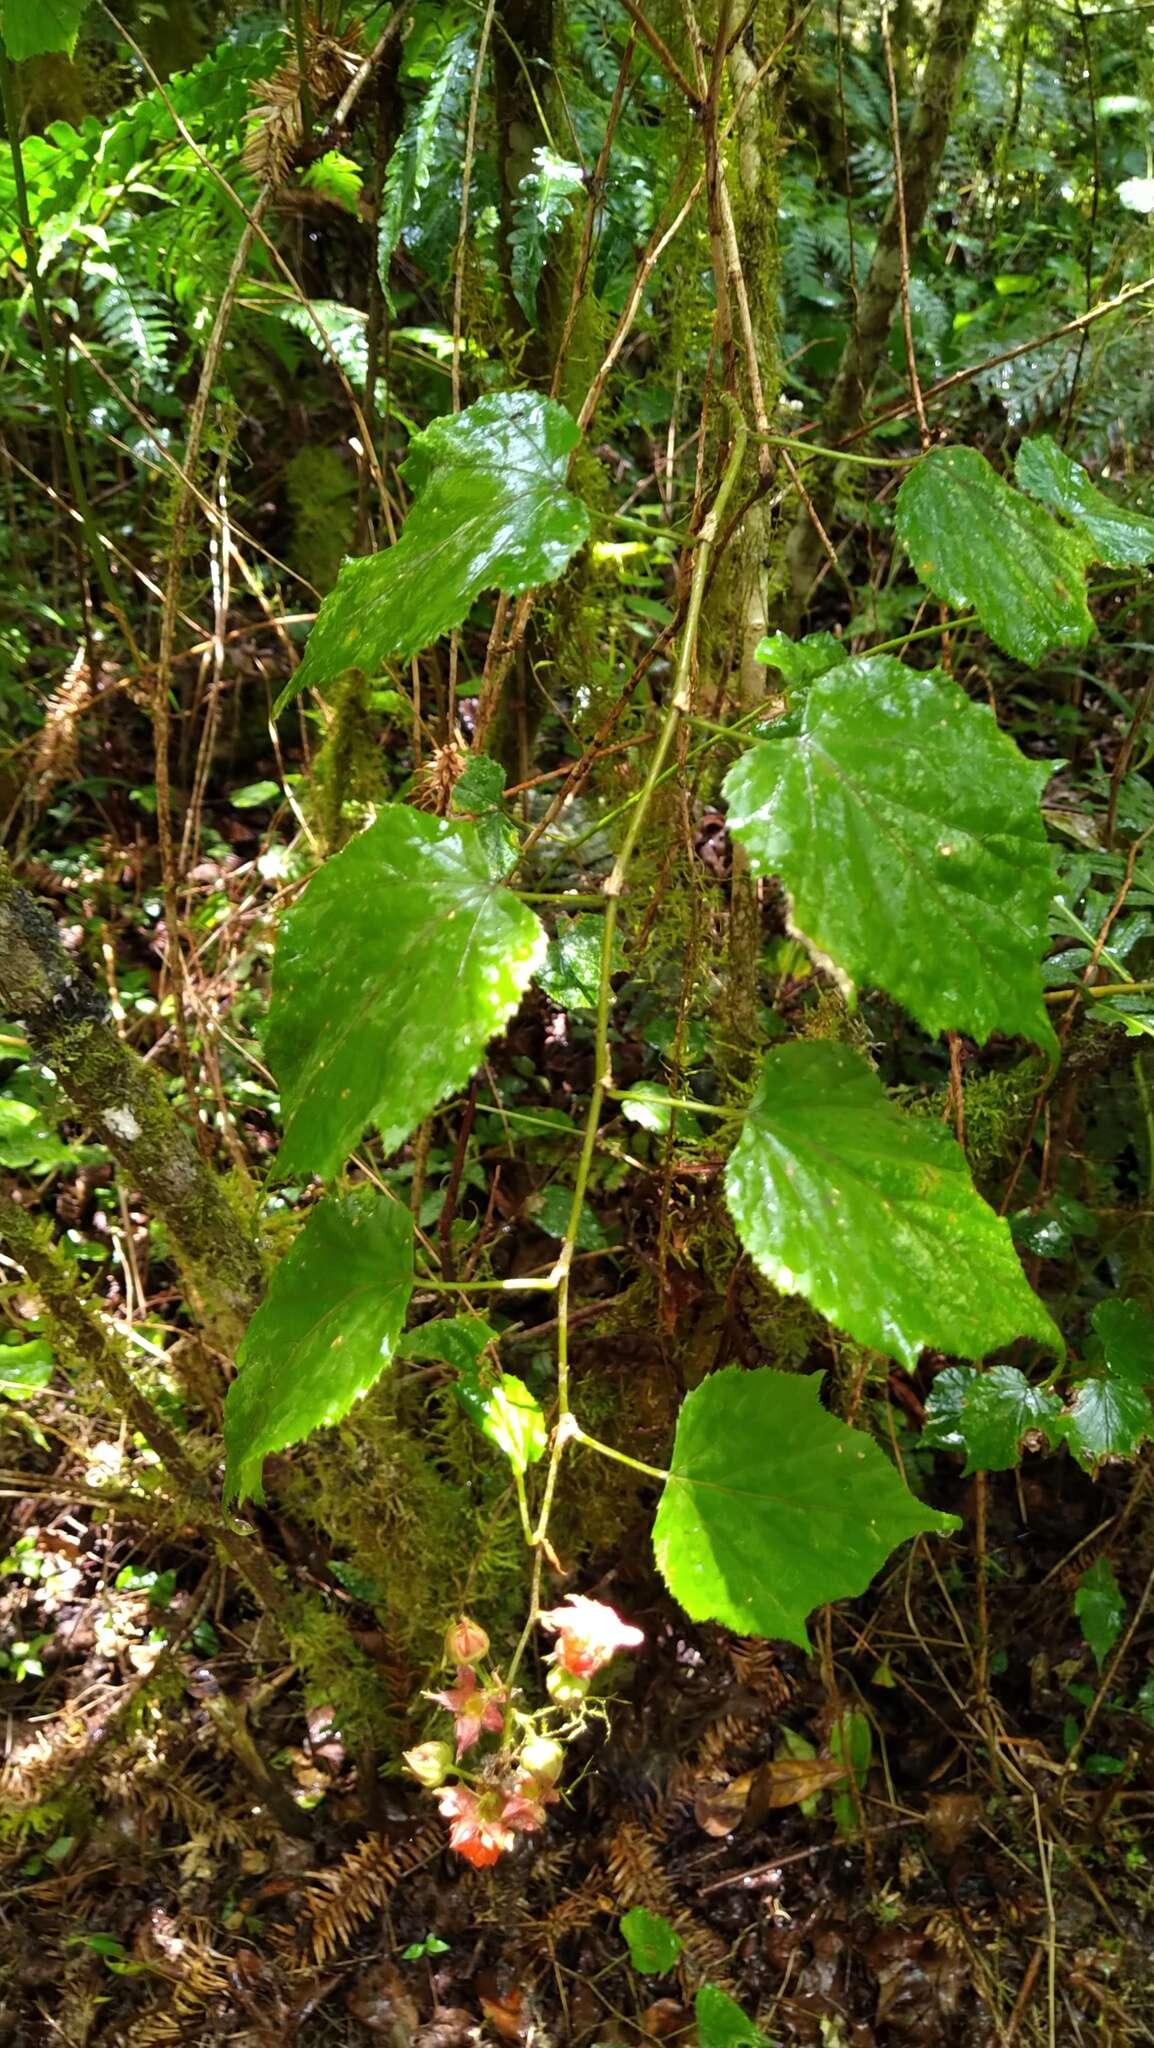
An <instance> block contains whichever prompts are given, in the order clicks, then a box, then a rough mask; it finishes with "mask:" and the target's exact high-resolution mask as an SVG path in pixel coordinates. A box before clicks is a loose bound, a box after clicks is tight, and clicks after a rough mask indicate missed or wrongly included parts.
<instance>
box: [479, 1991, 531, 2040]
mask: <svg viewBox="0 0 1154 2048" xmlns="http://www.w3.org/2000/svg"><path fill="white" fill-rule="evenodd" d="M523 2005H524V2000H523V1998H522V1996H521V1993H520V1992H519V1991H506V1992H505V1994H504V1996H503V1997H501V1998H486V1997H485V1996H484V1994H483V1993H482V1997H481V2010H482V2012H483V2013H484V2015H485V2018H486V2020H487V2021H488V2023H489V2025H490V2026H491V2027H492V2029H493V2032H494V2033H495V2034H496V2035H497V2036H498V2037H499V2039H500V2040H502V2041H512V2042H519V2041H520V2040H521V2039H522V2030H523V2027H524V2015H523V2012H522V2007H523Z"/></svg>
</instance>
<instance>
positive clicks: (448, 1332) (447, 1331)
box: [397, 1316, 497, 1373]
mask: <svg viewBox="0 0 1154 2048" xmlns="http://www.w3.org/2000/svg"><path fill="white" fill-rule="evenodd" d="M496 1341H497V1332H496V1330H494V1329H491V1328H490V1326H489V1324H488V1323H486V1322H485V1321H484V1320H483V1319H482V1317H481V1316H438V1317H437V1319H436V1321H435V1322H431V1323H420V1324H418V1326H417V1328H416V1329H415V1330H407V1331H406V1332H405V1335H404V1336H403V1337H402V1339H401V1341H400V1343H399V1344H398V1346H397V1349H398V1351H399V1352H400V1354H401V1356H402V1357H403V1358H436V1359H440V1360H441V1362H442V1363H443V1364H445V1365H451V1366H452V1367H453V1370H454V1371H455V1372H459V1373H471V1372H476V1370H477V1365H478V1363H479V1361H480V1357H481V1354H482V1352H483V1351H484V1350H485V1348H486V1346H487V1345H489V1344H495V1343H496Z"/></svg>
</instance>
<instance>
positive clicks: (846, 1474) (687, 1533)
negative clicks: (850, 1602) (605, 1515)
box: [653, 1366, 958, 1649]
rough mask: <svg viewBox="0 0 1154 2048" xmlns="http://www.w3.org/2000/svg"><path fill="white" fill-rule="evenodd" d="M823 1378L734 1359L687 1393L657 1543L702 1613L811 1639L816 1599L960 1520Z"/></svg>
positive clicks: (677, 1594)
mask: <svg viewBox="0 0 1154 2048" xmlns="http://www.w3.org/2000/svg"><path fill="white" fill-rule="evenodd" d="M820 1388H821V1375H820V1374H814V1375H810V1376H808V1377H800V1376H799V1375H797V1374H795V1373H784V1372H773V1371H771V1370H770V1369H769V1368H768V1367H762V1368H759V1369H758V1370H757V1371H755V1372H743V1371H741V1370H740V1369H739V1368H738V1367H737V1366H727V1367H726V1368H725V1369H724V1370H723V1371H722V1372H715V1373H711V1374H710V1375H709V1377H708V1378H707V1379H705V1380H703V1381H702V1382H701V1385H700V1386H698V1387H695V1388H694V1389H693V1392H692V1393H691V1394H689V1395H687V1397H686V1399H685V1401H684V1402H683V1404H682V1408H681V1413H680V1415H679V1416H678V1419H677V1435H676V1439H675V1442H674V1446H673V1457H672V1461H671V1466H670V1474H669V1478H668V1480H667V1481H666V1484H665V1490H664V1492H663V1493H662V1496H661V1504H660V1506H659V1508H658V1510H657V1519H656V1522H655V1523H654V1527H653V1548H654V1553H655V1555H656V1558H657V1563H658V1567H659V1569H660V1571H661V1573H662V1576H663V1578H664V1579H665V1582H666V1584H667V1585H668V1587H669V1590H670V1592H671V1593H672V1594H673V1596H674V1598H675V1599H677V1600H679V1601H680V1602H681V1605H682V1606H683V1607H684V1609H685V1611H686V1613H687V1614H688V1615H689V1617H690V1619H691V1620H692V1621H721V1622H724V1624H725V1626H726V1627H727V1628H732V1629H737V1630H739V1631H740V1632H741V1633H742V1634H743V1635H763V1636H779V1637H783V1638H784V1639H785V1640H786V1641H787V1642H791V1643H798V1644H800V1646H801V1647H802V1649H808V1647H809V1639H808V1636H807V1634H806V1627H805V1624H806V1618H807V1616H808V1615H809V1614H811V1613H812V1612H813V1610H814V1608H815V1607H820V1606H821V1605H822V1604H823V1602H825V1601H827V1600H843V1599H848V1598H850V1597H851V1596H852V1595H853V1594H855V1593H861V1592H864V1591H865V1588H866V1587H867V1586H868V1585H869V1583H870V1580H871V1579H872V1578H873V1576H874V1574H875V1572H877V1571H879V1570H880V1568H881V1566H882V1565H883V1564H884V1563H885V1561H886V1558H887V1557H888V1556H889V1554H890V1552H891V1551H892V1550H893V1549H894V1548H895V1547H896V1545H897V1544H899V1543H904V1541H905V1540H906V1538H907V1537H908V1536H916V1535H917V1534H919V1532H920V1531H922V1530H937V1531H942V1532H944V1531H946V1530H949V1529H954V1528H957V1526H958V1524H957V1521H956V1519H955V1518H954V1517H953V1516H952V1515H941V1514H936V1513H935V1512H934V1510H933V1509H932V1508H927V1507H925V1506H924V1505H923V1503H922V1502H921V1501H920V1500H916V1499H915V1498H914V1495H913V1494H912V1493H910V1491H909V1490H908V1488H907V1487H906V1486H905V1485H904V1484H903V1482H902V1480H901V1478H900V1477H899V1475H898V1473H897V1472H896V1471H895V1470H894V1468H893V1466H892V1465H891V1464H890V1462H889V1460H888V1458H887V1457H886V1456H885V1454H884V1452H883V1451H882V1450H881V1449H880V1448H879V1447H878V1445H877V1444H876V1443H874V1441H873V1439H872V1437H868V1436H866V1435H864V1434H863V1432H862V1431H861V1430H857V1429H849V1428H847V1426H846V1424H845V1423H844V1422H839V1421H837V1419H836V1417H834V1416H832V1415H830V1414H828V1413H827V1411H826V1410H825V1409H824V1408H823V1407H822V1406H821V1402H820V1399H819V1394H820Z"/></svg>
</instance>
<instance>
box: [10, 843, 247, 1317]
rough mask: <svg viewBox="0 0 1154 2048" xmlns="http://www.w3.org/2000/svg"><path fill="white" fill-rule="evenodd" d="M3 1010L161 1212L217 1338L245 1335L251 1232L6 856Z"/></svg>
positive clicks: (129, 1178)
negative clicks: (19, 1024)
mask: <svg viewBox="0 0 1154 2048" xmlns="http://www.w3.org/2000/svg"><path fill="white" fill-rule="evenodd" d="M0 1010H2V1011H6V1012H7V1014H8V1015H9V1016H10V1017H14V1018H17V1019H19V1020H20V1021H21V1022H22V1023H23V1025H24V1028H25V1030H26V1032H27V1034H28V1042H29V1044H30V1046H31V1047H32V1050H33V1052H34V1053H35V1055H36V1057H37V1059H39V1060H43V1062H44V1064H45V1065H46V1066H48V1067H51V1069H52V1071H53V1073H54V1074H55V1075H56V1078H57V1080H58V1081H59V1083H60V1086H61V1087H62V1089H63V1090H64V1093H65V1094H66V1095H67V1097H68V1099H69V1101H70V1102H71V1103H72V1105H73V1107H74V1108H75V1110H76V1112H77V1115H78V1116H80V1117H81V1118H82V1119H83V1121H84V1123H85V1124H87V1125H88V1127H89V1128H90V1129H91V1130H92V1131H93V1132H95V1134H96V1136H97V1137H98V1138H99V1139H100V1141H101V1143H102V1144H104V1145H107V1147H108V1150H109V1151H110V1152H111V1153H112V1156H113V1158H114V1159H115V1160H116V1162H117V1164H118V1166H119V1167H120V1168H121V1171H122V1172H123V1175H124V1178H125V1180H126V1181H127V1182H128V1183H129V1185H130V1186H132V1187H134V1188H136V1189H138V1190H139V1192H140V1194H141V1196H142V1197H143V1199H144V1201H145V1203H146V1205H147V1206H148V1208H149V1209H150V1210H152V1211H153V1212H154V1213H155V1214H156V1215H157V1216H159V1217H161V1218H162V1219H163V1221H164V1223H165V1225H166V1226H167V1228H168V1230H169V1231H170V1233H171V1235H172V1239H173V1244H174V1248H175V1250H176V1252H177V1255H178V1256H179V1257H180V1258H181V1260H182V1262H183V1264H184V1266H185V1268H186V1271H187V1273H188V1277H189V1280H190V1283H191V1286H192V1288H193V1289H194V1290H195V1292H196V1293H197V1295H198V1296H199V1297H200V1299H201V1300H202V1302H203V1303H204V1306H205V1308H206V1311H207V1312H208V1313H209V1314H210V1315H214V1316H216V1317H217V1318H218V1319H219V1321H220V1333H221V1336H222V1339H228V1338H231V1337H233V1336H236V1335H239V1332H240V1329H241V1327H242V1325H243V1323H244V1322H246V1321H247V1319H248V1317H249V1316H250V1315H251V1313H252V1311H253V1309H254V1308H255V1306H256V1304H257V1302H258V1301H259V1299H260V1296H261V1293H262V1291H263V1281H264V1275H263V1270H262V1263H261V1258H260V1254H259V1251H258V1249H257V1245H256V1240H255V1237H254V1235H253V1233H252V1231H251V1230H250V1229H249V1227H248V1225H247V1223H246V1221H245V1219H244V1218H243V1217H242V1216H241V1215H240V1214H239V1213H238V1211H237V1210H236V1209H235V1208H234V1207H233V1204H232V1202H231V1200H230V1199H229V1196H228V1194H227V1192H226V1190H225V1184H224V1182H223V1181H222V1180H221V1179H220V1178H219V1176H218V1175H217V1174H216V1173H215V1172H214V1171H213V1169H212V1167H211V1166H209V1165H207V1164H206V1163H205V1161H204V1160H203V1159H202V1158H201V1156H200V1154H199V1152H198V1150H197V1146H196V1140H195V1138H194V1136H193V1133H192V1132H191V1131H190V1130H189V1128H188V1125H187V1124H186V1123H184V1122H183V1121H182V1119H181V1118H180V1116H178V1114H177V1112H176V1111H175V1110H174V1109H173V1107H172V1105H171V1103H170V1102H169V1101H168V1098H167V1096H166V1095H165V1093H164V1090H163V1088H162V1087H161V1084H160V1081H159V1080H158V1079H157V1077H156V1075H155V1074H154V1073H153V1072H152V1070H151V1068H149V1067H147V1066H146V1065H145V1063H144V1061H143V1060H142V1059H140V1058H139V1057H138V1055H137V1054H136V1053H134V1052H133V1051H132V1049H131V1047H129V1046H127V1045H125V1044H123V1042H122V1041H121V1040H120V1039H119V1038H118V1037H117V1035H116V1032H115V1030H114V1029H113V1027H112V1025H111V1023H110V1021H109V1018H108V1010H107V1005H106V1003H105V1000H104V997H103V996H102V994H101V993H100V990H99V989H98V988H97V987H96V984H95V983H94V982H92V981H90V980H89V979H88V977H87V975H85V974H83V973H78V972H77V970H76V967H75V965H74V963H73V962H72V961H71V960H70V959H69V957H68V955H67V953H66V952H65V951H64V948H63V947H62V946H61V944H60V941H59V939H58V937H57V935H56V928H55V926H54V925H53V923H52V921H51V919H50V918H49V917H48V916H47V914H46V913H45V912H44V911H43V910H41V909H40V907H39V905H38V904H36V903H35V902H33V900H32V898H31V896H29V895H28V894H27V893H26V892H25V891H24V890H23V889H20V888H18V887H17V886H16V884H15V883H14V882H13V881H12V879H11V876H10V874H9V872H8V867H7V863H6V862H5V861H4V860H3V859H2V858H0Z"/></svg>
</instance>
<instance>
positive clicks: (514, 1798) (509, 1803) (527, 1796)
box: [501, 1784, 557, 1835]
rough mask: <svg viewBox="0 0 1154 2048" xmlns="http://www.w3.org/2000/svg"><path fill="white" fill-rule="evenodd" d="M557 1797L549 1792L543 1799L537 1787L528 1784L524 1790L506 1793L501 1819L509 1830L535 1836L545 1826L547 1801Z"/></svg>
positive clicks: (519, 1789)
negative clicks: (514, 1829)
mask: <svg viewBox="0 0 1154 2048" xmlns="http://www.w3.org/2000/svg"><path fill="white" fill-rule="evenodd" d="M534 1795H536V1796H534ZM556 1797H557V1794H556V1793H555V1792H547V1793H546V1794H545V1796H544V1798H543V1797H542V1796H541V1794H540V1790H539V1788H538V1787H537V1786H536V1785H534V1784H527V1785H526V1786H525V1787H524V1788H523V1789H522V1788H518V1789H517V1790H516V1791H514V1792H508V1793H506V1795H505V1804H504V1806H503V1807H502V1808H501V1819H502V1821H503V1822H504V1824H505V1826H506V1827H507V1828H516V1829H517V1830H518V1832H519V1833H522V1834H526V1835H532V1834H535V1833H536V1831H537V1829H538V1828H543V1827H544V1825H545V1802H546V1799H548V1800H554V1799H556Z"/></svg>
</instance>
